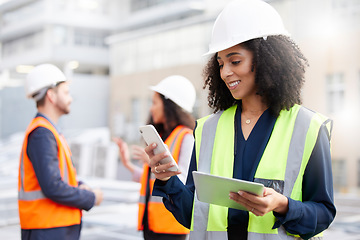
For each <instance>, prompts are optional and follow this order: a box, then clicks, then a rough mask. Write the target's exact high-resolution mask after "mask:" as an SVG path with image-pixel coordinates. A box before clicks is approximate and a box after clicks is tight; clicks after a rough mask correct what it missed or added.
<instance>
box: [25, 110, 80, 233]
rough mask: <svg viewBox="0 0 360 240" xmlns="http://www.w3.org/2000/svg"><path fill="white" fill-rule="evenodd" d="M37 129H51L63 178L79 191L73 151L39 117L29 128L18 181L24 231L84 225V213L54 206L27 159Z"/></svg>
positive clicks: (62, 206)
mask: <svg viewBox="0 0 360 240" xmlns="http://www.w3.org/2000/svg"><path fill="white" fill-rule="evenodd" d="M37 127H44V128H47V129H49V130H50V131H51V132H52V133H53V134H54V136H55V139H56V143H57V146H58V160H59V171H60V175H61V178H62V180H63V181H64V182H66V183H67V184H69V185H70V186H73V187H77V186H78V183H77V180H76V170H75V168H74V166H73V164H72V161H71V152H70V148H69V146H68V145H67V143H66V141H65V138H64V137H63V136H62V135H60V134H59V133H58V132H57V130H56V129H55V127H54V126H53V125H52V124H51V123H50V122H49V121H48V120H47V119H45V118H43V117H36V118H34V119H33V121H32V122H31V123H30V125H29V126H28V128H27V130H26V132H25V138H24V142H23V146H22V152H21V156H20V165H19V178H18V180H19V181H18V193H19V196H18V205H19V216H20V225H21V229H44V228H55V227H65V226H71V225H75V224H80V221H81V210H80V209H78V208H74V207H68V206H65V205H61V204H58V203H55V202H53V201H52V200H50V199H49V198H47V197H45V195H44V194H43V192H42V191H41V188H40V185H39V182H38V180H37V177H36V174H35V171H34V168H33V166H32V163H31V161H30V159H29V157H28V155H27V151H26V149H27V145H28V136H29V134H30V133H31V132H32V131H33V130H34V129H35V128H37Z"/></svg>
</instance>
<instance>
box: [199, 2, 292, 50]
mask: <svg viewBox="0 0 360 240" xmlns="http://www.w3.org/2000/svg"><path fill="white" fill-rule="evenodd" d="M271 35H285V36H288V35H289V33H288V32H287V31H286V29H285V27H284V24H283V22H282V19H281V17H280V15H279V14H278V12H277V11H276V10H275V9H274V8H273V7H272V6H270V5H269V4H268V3H266V2H264V1H261V0H235V1H232V2H230V3H229V4H227V5H226V6H225V8H224V9H223V10H222V12H221V13H220V14H219V16H218V17H217V19H216V21H215V23H214V26H213V30H212V37H211V41H210V44H209V51H208V52H207V53H206V54H204V55H207V54H212V53H216V52H219V51H222V50H225V49H228V48H230V47H233V46H235V45H237V44H239V43H242V42H246V41H248V40H251V39H255V38H261V37H263V38H264V39H266V37H267V36H271Z"/></svg>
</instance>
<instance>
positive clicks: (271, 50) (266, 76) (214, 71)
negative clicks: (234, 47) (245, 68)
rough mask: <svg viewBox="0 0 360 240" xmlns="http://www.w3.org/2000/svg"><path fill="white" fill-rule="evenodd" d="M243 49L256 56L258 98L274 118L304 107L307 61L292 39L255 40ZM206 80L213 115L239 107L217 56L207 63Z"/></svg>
mask: <svg viewBox="0 0 360 240" xmlns="http://www.w3.org/2000/svg"><path fill="white" fill-rule="evenodd" d="M240 45H241V46H242V47H244V48H245V49H247V50H249V51H251V52H252V53H253V65H254V66H255V71H256V72H255V84H256V85H257V87H258V92H257V94H259V95H260V96H261V97H262V100H263V102H264V103H265V104H266V105H267V106H268V107H269V110H270V112H271V114H273V115H274V116H276V117H277V116H279V113H280V111H281V110H283V109H287V110H289V109H290V108H291V107H292V106H293V105H294V104H301V88H302V86H303V84H304V82H305V79H304V78H305V68H306V66H308V61H307V59H306V58H305V56H304V55H303V54H302V52H301V51H300V49H299V47H298V46H297V45H296V44H295V43H294V42H293V41H292V40H291V39H290V38H289V37H286V36H283V35H276V36H268V37H267V39H266V40H265V39H264V38H256V39H252V40H249V41H246V42H243V43H240ZM203 76H204V78H205V83H204V86H203V88H204V89H205V88H208V89H209V95H208V104H209V106H210V107H211V108H213V109H214V112H217V111H219V110H225V109H227V108H229V107H231V106H233V105H235V104H236V103H237V100H236V99H234V98H233V96H232V95H231V93H230V91H229V89H228V88H227V86H226V85H225V83H224V81H223V80H222V79H221V77H220V68H219V63H218V61H217V54H214V56H212V57H211V58H210V60H209V61H208V63H207V65H206V66H205V68H204V71H203Z"/></svg>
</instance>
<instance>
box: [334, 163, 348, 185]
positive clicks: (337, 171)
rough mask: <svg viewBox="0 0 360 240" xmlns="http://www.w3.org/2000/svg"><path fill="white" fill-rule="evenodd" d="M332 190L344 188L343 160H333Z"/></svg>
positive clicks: (344, 166) (344, 167)
mask: <svg viewBox="0 0 360 240" xmlns="http://www.w3.org/2000/svg"><path fill="white" fill-rule="evenodd" d="M332 165H333V177H334V188H335V189H336V190H341V188H344V187H346V182H347V179H346V176H347V175H346V162H345V160H343V159H339V160H334V161H333V163H332Z"/></svg>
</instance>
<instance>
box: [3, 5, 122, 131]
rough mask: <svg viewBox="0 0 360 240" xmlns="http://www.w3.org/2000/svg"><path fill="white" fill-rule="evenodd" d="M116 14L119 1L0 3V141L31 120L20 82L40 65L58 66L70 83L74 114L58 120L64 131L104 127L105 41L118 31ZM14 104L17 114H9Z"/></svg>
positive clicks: (29, 104)
mask: <svg viewBox="0 0 360 240" xmlns="http://www.w3.org/2000/svg"><path fill="white" fill-rule="evenodd" d="M119 9H121V2H120V1H117V0H102V1H100V0H11V1H6V2H5V3H3V4H0V42H1V57H0V73H1V75H0V76H1V79H0V86H1V90H0V92H1V94H0V98H1V100H0V102H1V105H0V106H1V107H0V111H1V117H0V124H1V128H0V129H1V132H0V138H6V137H8V136H10V135H11V134H12V133H14V132H16V131H24V130H25V128H26V126H27V124H28V123H29V121H30V119H31V118H32V117H33V116H34V114H35V107H34V103H33V102H32V101H30V100H27V99H26V98H25V91H24V88H23V83H24V78H25V76H26V73H27V72H28V71H29V70H30V69H31V68H32V67H33V66H35V65H37V64H41V63H52V64H54V65H56V66H58V67H59V68H60V69H62V70H63V71H64V72H65V74H66V75H67V77H68V78H69V79H71V80H72V86H71V91H72V95H73V99H74V100H73V104H72V112H71V114H70V115H68V116H65V117H64V118H62V119H61V123H60V124H61V126H62V127H64V128H65V129H85V128H93V127H104V126H107V115H108V108H107V106H108V93H109V77H108V76H109V75H108V72H109V48H108V45H107V44H105V41H104V39H105V37H107V36H109V35H110V34H111V33H112V32H113V31H114V29H115V28H116V25H117V24H118V22H119V19H120V16H121V15H119ZM10 88H11V89H10ZM9 92H12V94H11V95H10V96H9V94H8V93H9ZM14 103H15V105H18V106H19V109H21V111H19V112H14V111H13V104H14ZM9 113H10V114H9ZM95 116H96V117H95ZM14 119H15V121H14ZM84 119H87V121H84Z"/></svg>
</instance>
